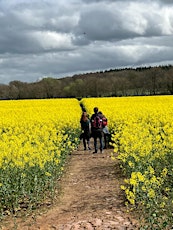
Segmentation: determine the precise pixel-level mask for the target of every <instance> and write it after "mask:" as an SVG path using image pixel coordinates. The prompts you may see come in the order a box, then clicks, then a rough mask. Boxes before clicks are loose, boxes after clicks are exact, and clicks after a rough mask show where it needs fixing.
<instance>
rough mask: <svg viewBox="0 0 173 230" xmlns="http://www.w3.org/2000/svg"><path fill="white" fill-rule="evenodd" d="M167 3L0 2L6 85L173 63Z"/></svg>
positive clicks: (172, 24) (1, 75)
mask: <svg viewBox="0 0 173 230" xmlns="http://www.w3.org/2000/svg"><path fill="white" fill-rule="evenodd" d="M172 13H173V4H171V1H168V0H167V1H163V0H152V1H151V0H146V1H143V0H140V1H139V0H114V1H113V0H107V1H106V0H100V1H99V0H95V1H94V0H92V1H91V0H83V1H82V0H68V1H67V0H59V1H55V0H49V1H48V0H44V1H41V0H8V1H6V0H0V83H4V82H5V83H8V82H9V81H12V80H21V81H27V82H31V81H34V80H37V79H38V78H40V77H43V76H52V77H57V78H59V77H62V76H67V75H72V74H75V73H81V72H90V71H95V70H105V69H109V68H117V67H121V68H122V67H124V66H137V65H152V64H153V63H167V62H169V63H173V61H172V60H173V52H172V51H173V50H172V47H173V40H172V33H173V16H172V15H173V14H172Z"/></svg>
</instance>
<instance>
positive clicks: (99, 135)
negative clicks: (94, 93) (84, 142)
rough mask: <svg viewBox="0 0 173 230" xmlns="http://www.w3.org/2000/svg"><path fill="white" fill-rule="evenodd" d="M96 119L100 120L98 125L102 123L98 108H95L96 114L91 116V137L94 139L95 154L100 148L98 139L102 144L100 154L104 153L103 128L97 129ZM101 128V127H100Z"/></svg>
mask: <svg viewBox="0 0 173 230" xmlns="http://www.w3.org/2000/svg"><path fill="white" fill-rule="evenodd" d="M95 118H100V121H98V123H100V122H102V119H101V117H99V113H98V108H97V107H95V108H94V114H92V116H91V135H92V137H93V138H94V149H95V151H94V152H93V153H97V151H98V146H97V139H99V142H100V153H103V147H104V146H103V127H102V126H100V127H96V125H95V120H96V119H95ZM98 126H99V125H98Z"/></svg>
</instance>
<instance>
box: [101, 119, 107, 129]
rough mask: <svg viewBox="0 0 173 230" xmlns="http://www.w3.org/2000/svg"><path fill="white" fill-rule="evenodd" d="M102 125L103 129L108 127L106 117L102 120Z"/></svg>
mask: <svg viewBox="0 0 173 230" xmlns="http://www.w3.org/2000/svg"><path fill="white" fill-rule="evenodd" d="M102 125H103V128H104V127H105V126H107V125H108V120H107V118H106V117H103V118H102Z"/></svg>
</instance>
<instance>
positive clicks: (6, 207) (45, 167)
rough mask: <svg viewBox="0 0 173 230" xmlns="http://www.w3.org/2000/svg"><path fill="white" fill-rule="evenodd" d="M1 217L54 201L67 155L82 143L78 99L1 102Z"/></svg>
mask: <svg viewBox="0 0 173 230" xmlns="http://www.w3.org/2000/svg"><path fill="white" fill-rule="evenodd" d="M0 114H1V118H0V198H1V199H0V212H1V217H2V216H3V215H4V213H5V212H7V211H8V212H12V213H14V212H16V211H18V210H20V208H21V207H22V206H24V207H26V208H33V207H34V206H36V205H38V204H39V202H40V201H41V200H42V199H44V196H45V195H46V196H49V197H52V196H53V193H54V188H55V182H56V179H57V178H58V177H59V176H60V174H61V173H62V171H63V164H64V162H65V159H66V156H67V154H68V153H70V152H71V151H72V150H73V149H74V148H75V147H76V146H77V145H78V144H79V138H78V136H79V130H80V126H79V119H80V116H81V108H80V106H79V102H78V101H77V100H76V99H54V100H52V99H49V100H17V101H0Z"/></svg>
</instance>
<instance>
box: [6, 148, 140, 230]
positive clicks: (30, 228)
mask: <svg viewBox="0 0 173 230" xmlns="http://www.w3.org/2000/svg"><path fill="white" fill-rule="evenodd" d="M92 152H93V151H92V150H91V151H83V146H82V145H80V146H79V149H78V150H77V151H74V152H73V153H72V155H71V156H70V160H69V163H68V164H67V166H66V170H65V173H64V175H63V177H62V178H61V181H60V186H61V195H60V197H59V200H58V201H57V202H56V204H55V205H54V206H53V207H50V208H49V209H48V210H47V212H45V213H42V214H40V215H38V216H36V218H34V219H32V218H24V219H25V220H22V221H21V220H20V221H19V220H17V225H16V226H17V229H20V230H22V229H23V230H38V229H39V230H83V229H88V230H107V229H118V230H127V229H128V230H130V229H133V230H134V229H138V228H137V226H136V221H135V220H134V219H133V218H132V217H131V216H129V214H128V213H127V212H126V209H125V207H124V201H123V198H124V197H123V193H122V191H121V190H120V188H119V185H120V183H121V181H122V176H121V174H120V170H119V167H118V165H117V164H118V163H117V162H115V161H112V159H111V157H110V154H111V152H112V149H108V150H105V151H104V153H102V154H100V153H98V154H93V153H92ZM6 224H7V223H6ZM6 226H8V227H6V228H5V227H3V228H2V229H3V230H5V229H6V230H7V229H8V230H11V229H13V228H12V225H9V224H7V225H6Z"/></svg>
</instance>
